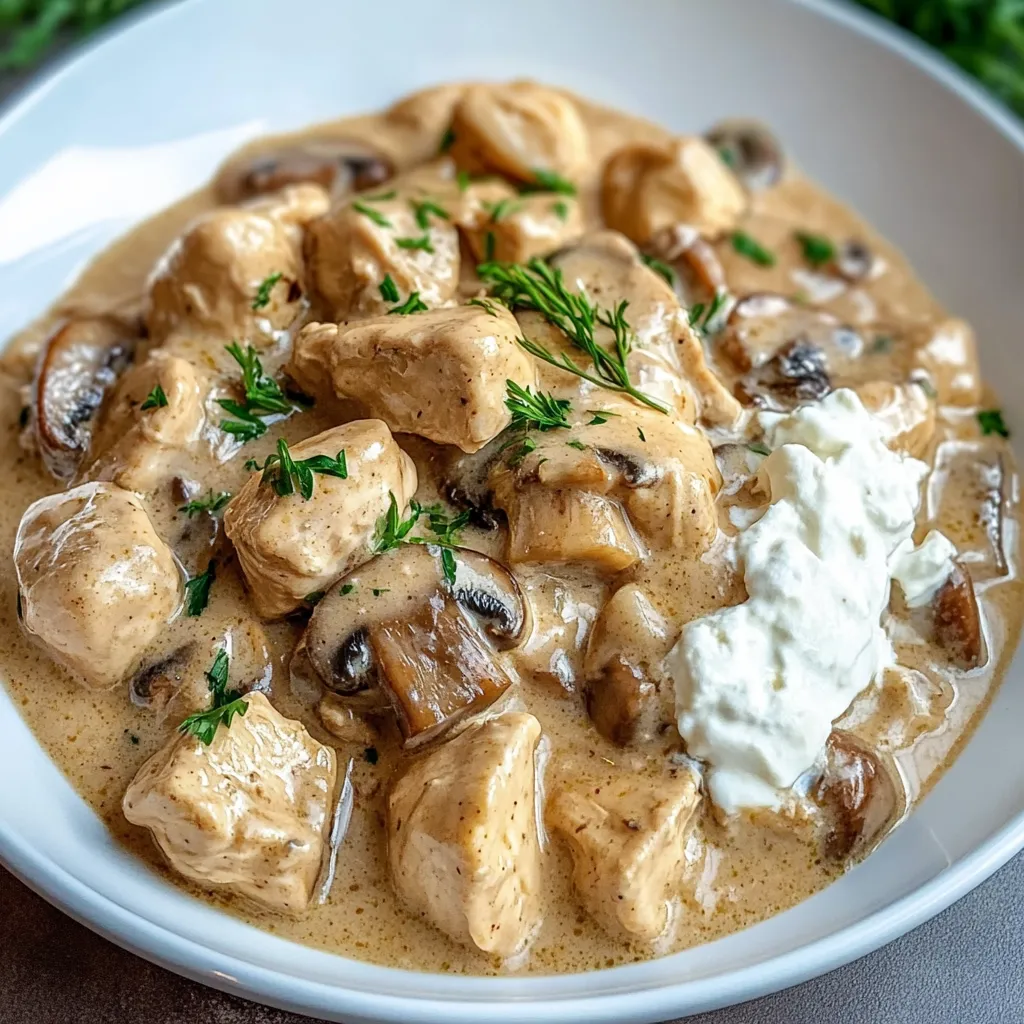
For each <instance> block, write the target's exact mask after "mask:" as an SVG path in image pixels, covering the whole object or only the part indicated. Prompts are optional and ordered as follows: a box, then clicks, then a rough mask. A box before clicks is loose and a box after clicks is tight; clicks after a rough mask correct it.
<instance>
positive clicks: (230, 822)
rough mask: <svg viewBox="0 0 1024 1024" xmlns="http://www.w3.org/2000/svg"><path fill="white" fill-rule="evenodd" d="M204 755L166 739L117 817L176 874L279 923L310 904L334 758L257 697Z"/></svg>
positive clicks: (183, 739) (187, 743)
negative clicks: (148, 839)
mask: <svg viewBox="0 0 1024 1024" xmlns="http://www.w3.org/2000/svg"><path fill="white" fill-rule="evenodd" d="M244 700H245V704H246V709H245V711H244V713H240V714H237V715H235V716H234V717H232V719H231V723H230V725H228V726H225V725H223V724H221V725H220V726H219V727H218V728H217V731H216V733H215V734H214V736H213V740H212V741H211V742H210V744H209V746H205V745H204V744H203V743H201V742H200V741H199V740H198V739H197V738H196V737H195V736H191V735H188V734H185V735H181V734H177V733H176V734H175V735H174V737H173V738H172V739H171V740H170V741H169V742H168V743H167V745H166V746H165V747H163V749H161V750H159V751H157V753H155V754H154V755H153V756H152V757H151V758H150V759H149V760H148V761H147V762H146V763H145V764H144V765H143V766H142V767H141V768H140V769H139V771H138V774H137V775H136V776H135V778H134V779H133V780H132V782H131V783H130V785H129V786H128V789H127V791H126V792H125V794H124V800H123V801H122V808H123V810H124V816H125V817H126V818H127V819H128V820H129V821H130V822H131V823H132V824H134V825H142V826H144V827H145V828H148V829H149V830H150V832H151V833H152V835H153V839H154V841H155V842H156V845H157V846H158V847H159V848H160V852H161V853H163V855H164V856H165V857H166V858H167V861H168V863H169V864H170V865H171V867H172V868H174V870H175V871H177V872H178V873H179V874H182V875H184V876H185V877H186V878H188V879H190V880H191V881H193V882H197V883H198V884H199V885H201V886H203V887H204V888H212V889H223V890H226V891H228V892H231V893H236V894H238V895H240V896H244V897H246V898H248V899H250V900H252V901H253V902H255V903H257V904H259V905H260V906H263V907H266V908H267V909H269V910H273V911H276V912H278V913H282V914H293V915H296V914H301V913H302V912H303V911H305V910H307V909H308V908H309V906H310V904H311V903H312V901H313V894H314V888H315V886H316V882H317V878H318V876H319V874H320V868H321V863H322V860H323V855H324V848H325V845H326V842H327V835H328V832H329V829H330V820H331V805H332V802H333V798H334V790H335V784H336V780H337V763H336V760H335V754H334V751H333V750H332V749H331V748H330V747H326V746H324V745H323V744H321V743H318V742H317V741H316V740H315V739H313V738H312V737H311V736H310V735H309V733H308V732H306V730H305V728H304V727H303V726H302V724H301V723H300V722H295V721H292V720H291V719H288V718H285V717H284V716H283V715H281V714H280V713H279V712H278V711H276V710H275V709H274V707H273V705H271V703H270V702H269V701H268V700H267V698H266V697H265V696H264V695H263V694H262V693H250V694H247V695H246V696H245V698H244Z"/></svg>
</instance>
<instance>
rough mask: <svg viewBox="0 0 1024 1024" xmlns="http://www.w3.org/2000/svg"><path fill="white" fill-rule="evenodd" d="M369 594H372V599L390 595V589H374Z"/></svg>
mask: <svg viewBox="0 0 1024 1024" xmlns="http://www.w3.org/2000/svg"><path fill="white" fill-rule="evenodd" d="M371 592H372V594H373V596H374V597H380V595H381V594H390V593H391V588H390V587H374V588H373V589H372V591H371Z"/></svg>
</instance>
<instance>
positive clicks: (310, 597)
mask: <svg viewBox="0 0 1024 1024" xmlns="http://www.w3.org/2000/svg"><path fill="white" fill-rule="evenodd" d="M325 593H326V591H324V590H311V591H310V592H309V593H308V594H307V595H306V596H305V597H304V598H303V599H302V600H303V601H305V602H306V604H311V605H312V606H313V607H314V608H315V607H316V606H317V605H318V604H319V603H320V602H321V601H322V600H323V599H324V594H325Z"/></svg>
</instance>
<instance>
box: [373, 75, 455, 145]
mask: <svg viewBox="0 0 1024 1024" xmlns="http://www.w3.org/2000/svg"><path fill="white" fill-rule="evenodd" d="M465 91H466V86H464V85H461V84H457V83H456V84H451V83H445V84H444V85H434V86H430V87H429V88H427V89H419V90H417V91H416V92H413V93H410V94H409V95H408V96H403V97H402V99H400V100H399V101H398V102H397V103H395V104H394V105H392V106H391V107H389V108H388V112H387V115H386V116H387V120H388V122H389V123H390V124H393V125H398V126H399V127H402V128H407V129H409V131H410V132H412V133H413V134H415V135H417V136H422V137H423V138H425V139H429V140H430V147H431V149H430V152H431V154H433V153H436V152H437V150H438V149H439V148H440V146H441V142H442V141H443V139H444V133H445V132H446V131H447V129H448V126H449V125H450V124H451V123H452V115H453V114H454V112H455V104H456V103H458V102H459V99H460V98H461V96H462V94H463V93H464V92H465Z"/></svg>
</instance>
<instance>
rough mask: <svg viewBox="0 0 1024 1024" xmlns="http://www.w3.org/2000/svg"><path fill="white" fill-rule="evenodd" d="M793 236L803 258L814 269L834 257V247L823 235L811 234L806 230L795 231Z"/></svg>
mask: <svg viewBox="0 0 1024 1024" xmlns="http://www.w3.org/2000/svg"><path fill="white" fill-rule="evenodd" d="M794 237H795V238H796V240H797V241H798V242H799V243H800V248H801V250H802V251H803V254H804V259H805V260H806V261H807V262H808V263H809V264H810V265H811V266H812V267H814V269H815V270H817V269H818V268H819V267H823V266H824V265H825V264H826V263H830V262H831V261H832V260H833V259H835V255H836V247H835V246H834V245H833V244H832V243H831V242H830V241H829V240H828V239H827V238H825V236H824V235H812V234H810V233H808V232H806V231H797V232H795V233H794Z"/></svg>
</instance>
